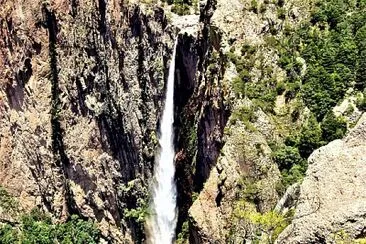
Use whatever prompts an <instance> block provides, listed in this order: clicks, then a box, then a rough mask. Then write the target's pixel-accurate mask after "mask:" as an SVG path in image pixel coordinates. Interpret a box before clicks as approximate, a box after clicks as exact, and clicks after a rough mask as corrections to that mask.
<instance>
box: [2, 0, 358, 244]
mask: <svg viewBox="0 0 366 244" xmlns="http://www.w3.org/2000/svg"><path fill="white" fill-rule="evenodd" d="M168 2H170V5H169V4H167V3H165V1H164V2H160V1H159V3H156V1H134V0H130V1H117V0H110V1H104V0H90V1H78V0H71V1H61V0H52V1H40V0H36V1H21V2H14V1H10V0H0V24H1V25H0V67H2V68H1V69H0V187H4V188H5V189H6V190H7V191H8V192H9V193H10V194H11V195H13V196H14V197H15V198H16V199H17V200H18V201H19V202H20V205H21V211H22V212H28V211H30V209H32V208H33V207H37V208H40V209H42V210H44V211H45V212H47V213H50V214H51V215H52V217H53V218H54V220H55V221H66V220H67V219H68V218H69V216H70V215H72V214H77V215H80V216H82V217H83V218H84V219H91V220H93V221H95V222H96V223H97V225H98V228H99V229H101V231H102V235H103V239H104V240H105V241H110V242H115V243H132V242H135V243H141V242H143V241H144V239H145V233H144V217H145V215H146V214H147V213H146V212H148V211H147V208H148V203H149V183H150V180H151V176H152V169H153V166H154V154H155V151H156V148H157V146H158V145H157V144H158V141H157V137H158V135H157V133H156V131H157V129H158V127H159V126H158V125H159V118H160V114H161V107H162V103H163V101H164V90H165V82H164V81H165V80H166V78H167V77H166V76H167V72H168V65H169V60H170V58H171V57H170V55H171V53H172V50H171V49H172V47H173V43H174V38H176V36H177V35H178V47H177V48H178V49H177V57H176V62H177V63H176V77H175V78H176V79H175V80H176V84H175V101H174V102H175V124H174V127H175V149H176V179H177V188H178V211H179V216H178V226H177V239H178V240H177V242H178V243H187V242H190V243H213V242H215V243H228V242H230V243H243V242H247V241H248V242H250V241H258V239H260V240H267V241H269V242H272V241H274V240H272V239H269V238H268V236H271V237H272V234H273V233H272V232H274V231H276V233H275V234H273V236H277V235H278V234H279V232H280V230H281V231H282V230H283V228H284V227H285V226H286V225H287V224H288V219H289V218H290V217H291V216H290V217H287V216H285V217H284V216H282V215H281V216H278V215H276V212H273V211H272V210H273V209H274V207H275V206H276V203H277V201H278V200H279V198H280V195H281V194H282V193H283V192H284V190H285V189H281V187H282V188H283V187H284V186H283V185H281V184H282V183H283V180H284V178H285V176H288V175H290V176H291V177H297V176H298V174H301V172H300V173H299V172H298V171H296V167H293V168H295V170H294V172H292V171H291V170H293V168H288V169H286V170H287V171H283V169H281V172H280V170H279V167H278V164H276V163H275V160H274V156H273V154H274V151H275V150H276V149H278V148H279V147H280V146H284V145H285V143H289V145H287V144H286V146H288V147H291V148H292V149H294V151H295V155H293V154H292V155H290V156H291V158H290V159H291V160H292V161H294V160H297V161H296V162H297V163H299V162H298V161H299V158H300V155H299V151H298V150H297V148H294V147H293V146H294V145H295V144H296V143H298V142H297V141H296V140H299V138H290V137H289V136H290V134H291V133H294V134H296V135H297V136H299V135H298V132H299V131H302V129H303V127H305V126H304V125H306V124H307V121H308V120H309V118H310V117H311V111H310V110H309V109H308V108H307V107H306V105H305V104H304V101H303V98H302V97H301V96H300V95H301V94H298V93H299V90H301V89H302V87H301V86H302V84H300V83H301V79H303V76H304V74H305V73H306V68H307V67H306V62H305V60H304V59H303V58H302V57H300V56H299V57H297V58H296V60H290V61H291V62H292V63H291V62H290V61H289V60H287V59H283V57H281V55H283V52H285V51H284V49H283V48H282V47H281V45H284V46H285V45H288V43H289V42H291V41H290V39H286V38H284V36H285V35H286V34H285V33H286V32H287V34H288V33H291V31H293V30H294V29H296V27H298V26H299V23H300V22H301V21H302V20H304V19H308V18H309V15H310V9H311V8H313V6H312V5H311V4H312V1H299V0H290V1H281V0H279V1H265V0H264V1H262V0H258V1H250V0H245V1H243V0H232V1H226V0H207V1H200V4H199V11H197V10H196V11H194V10H193V9H192V8H191V9H190V10H189V11H185V10H184V8H185V7H187V6H188V5H187V4H192V2H193V4H196V3H197V2H196V1H183V3H180V4H181V5H178V7H179V6H180V7H182V8H181V9H179V8H178V10H182V12H183V13H187V14H190V13H193V12H195V13H196V14H197V15H186V16H178V15H176V14H174V13H172V12H174V11H173V10H174V7H177V6H174V5H173V6H172V5H171V2H172V1H168ZM175 4H176V2H175ZM183 7H184V8H183ZM175 9H177V8H175ZM175 11H176V10H175ZM198 13H199V15H198ZM177 33H179V34H177ZM279 43H280V44H281V45H278V44H279ZM276 45H277V46H276ZM279 46H280V47H279ZM351 46H352V45H351ZM285 47H286V48H287V46H285ZM295 49H296V48H295ZM297 51H298V50H296V52H297ZM285 53H286V52H285ZM296 55H300V54H298V53H296ZM281 58H282V59H281ZM285 58H286V57H285ZM287 62H290V63H288V64H287ZM281 63H282V64H283V63H285V64H286V65H285V67H284V65H282V64H281ZM281 65H282V66H281ZM297 73H299V74H297ZM295 78H296V80H295V81H294V80H293V79H295ZM238 80H239V82H238ZM304 83H305V82H304ZM356 100H357V99H356V98H354V99H353V100H352V101H353V102H352V104H353V103H356ZM347 104H348V103H347ZM347 104H346V105H347ZM346 105H345V106H343V105H342V106H341V108H342V109H341V110H342V111H340V112H339V111H338V112H339V113H340V114H346V113H347V111H346V110H348V106H346ZM352 106H353V112H351V113H352V121H351V122H352V123H353V122H354V121H356V120H357V119H358V117H359V115H360V114H361V113H362V112H361V110H358V109H357V108H356V106H355V105H354V104H353V105H352ZM346 107H347V108H346ZM338 110H339V109H338ZM315 123H317V122H316V121H315ZM318 127H319V125H318V124H316V125H314V127H313V128H318ZM357 128H358V129H355V130H354V132H352V133H351V134H350V135H349V136H348V137H347V138H346V139H344V140H343V141H335V142H333V143H331V144H330V145H329V146H327V147H325V149H326V150H324V148H323V149H321V150H319V151H317V152H316V153H315V154H314V155H313V156H312V157H311V159H310V162H314V163H313V164H312V165H311V166H310V169H309V171H308V174H307V178H306V179H305V180H304V183H303V185H302V186H301V194H300V200H299V202H298V203H299V204H298V207H297V212H296V215H295V219H294V222H293V223H292V224H291V225H290V227H288V228H287V229H286V230H285V232H284V233H283V234H282V235H281V236H280V238H279V239H278V240H279V241H284V242H286V240H285V239H286V238H290V239H289V240H293V241H298V242H308V241H309V242H310V241H316V242H318V241H328V236H329V235H330V234H332V233H333V232H334V231H340V230H343V229H345V231H348V232H349V233H350V235H351V236H352V237H355V238H357V237H362V236H363V230H361V227H360V226H361V225H362V224H363V222H362V221H363V220H362V218H363V217H364V216H363V207H364V206H363V205H362V203H361V199H362V197H363V196H361V195H359V196H358V195H357V196H356V197H355V198H354V200H355V201H360V202H359V204H357V205H356V207H351V203H350V201H349V199H350V198H351V199H353V198H352V196H353V195H352V192H350V189H354V188H356V189H357V192H361V191H363V190H364V189H363V188H362V183H364V182H362V179H363V178H362V177H361V176H362V171H360V172H359V171H355V168H357V167H361V164H360V163H361V161H362V160H363V158H362V154H356V152H357V151H358V152H361V151H362V150H363V145H362V140H364V139H365V138H364V137H362V135H363V134H364V131H363V129H362V128H363V125H360V126H359V127H357ZM360 128H361V129H360ZM346 129H347V128H346ZM319 130H320V129H319ZM306 139H309V138H306ZM286 140H287V141H286ZM310 147H311V149H313V146H312V145H310ZM330 148H332V150H328V149H330ZM333 149H334V150H333ZM296 150H297V151H296ZM290 152H291V153H292V152H293V151H290ZM296 152H297V154H296ZM360 155H361V156H360ZM292 156H293V157H292ZM297 156H298V157H297ZM338 159H339V160H338ZM292 161H291V162H290V163H289V164H292V163H293V162H292ZM300 161H301V158H300ZM331 161H332V162H331ZM333 161H334V162H333ZM347 161H352V165H349V167H345V169H343V168H342V167H344V166H345V165H344V163H345V162H347ZM287 163H288V162H287ZM299 164H300V163H299ZM330 164H332V167H330ZM295 166H299V165H295ZM333 166H334V167H333ZM328 171H332V174H326V173H327V172H328ZM333 171H334V172H333ZM304 172H305V170H304ZM286 174H287V175H286ZM345 175H348V176H349V175H351V176H352V177H351V178H352V180H351V181H350V182H348V181H349V179H350V178H349V177H348V176H347V177H346V176H345ZM291 177H289V176H288V177H287V178H291ZM334 177H335V178H334ZM299 178H301V175H300V177H299ZM291 180H293V179H290V181H291ZM295 180H298V178H296V179H295ZM330 182H336V183H337V186H338V185H342V184H343V183H344V187H341V188H338V187H332V185H334V184H333V183H332V184H331V183H330ZM342 186H343V185H342ZM290 189H292V190H293V191H294V192H297V189H298V188H297V185H296V187H295V186H294V187H292V188H290ZM325 192H326V193H327V194H328V193H329V192H330V193H332V194H331V195H329V196H332V197H336V195H339V194H340V195H342V194H343V195H342V197H343V196H344V198H341V199H343V200H344V202H345V204H346V205H347V206H348V205H349V206H350V207H349V208H348V209H343V208H342V211H340V210H339V209H340V206H338V205H337V204H336V203H335V202H332V198H331V197H329V198H322V197H324V196H326V194H324V193H325ZM287 195H288V194H287ZM287 195H286V194H285V196H287ZM290 198H291V196H290ZM307 199H318V200H316V201H315V202H316V203H319V204H318V205H317V206H318V207H319V209H316V210H317V211H315V210H314V205H313V204H312V203H310V202H309V200H307ZM285 200H286V199H284V201H281V202H280V203H281V204H282V203H283V204H282V205H286V204H287V201H285ZM293 200H294V199H291V201H290V202H293ZM281 204H280V205H281ZM290 205H291V206H292V204H290ZM291 206H286V207H291ZM342 206H343V205H342ZM338 208H339V209H338ZM356 208H357V209H356ZM329 209H331V211H330V210H329ZM0 210H1V209H0ZM308 210H311V211H313V212H314V213H312V214H309V215H307V214H305V216H304V213H307V212H306V211H308ZM338 210H339V211H338ZM290 212H291V211H290ZM268 213H269V215H266V214H268ZM253 216H254V217H253ZM268 216H269V217H268ZM13 217H14V216H11V215H9V214H7V213H4V212H1V211H0V219H2V220H4V219H5V220H6V221H9V222H12V221H14V219H13ZM322 217H327V218H328V219H329V221H328V220H326V221H319V223H318V224H319V225H314V224H313V220H314V219H319V218H322ZM264 218H271V219H270V221H268V219H264ZM253 219H254V220H253ZM276 221H277V222H278V223H280V224H279V225H281V229H280V230H279V229H277V226H271V225H268V222H269V223H274V222H275V223H277V222H276ZM263 223H267V226H263ZM282 227H283V228H282ZM266 228H267V232H265V231H263V230H264V229H266ZM352 228H354V230H353V231H350V229H352ZM319 229H321V230H324V231H318V230H319ZM259 232H260V233H261V235H260V236H258V233H259ZM277 232H278V233H277ZM294 233H295V234H298V237H295V235H294ZM319 233H321V234H319ZM324 233H325V234H324Z"/></svg>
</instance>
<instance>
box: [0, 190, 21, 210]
mask: <svg viewBox="0 0 366 244" xmlns="http://www.w3.org/2000/svg"><path fill="white" fill-rule="evenodd" d="M18 208H19V204H18V202H17V201H16V200H15V199H14V198H13V196H12V195H10V194H9V193H8V191H7V190H6V189H5V188H3V187H2V186H0V209H3V210H4V211H6V212H7V213H9V214H10V215H14V214H16V213H17V212H18Z"/></svg>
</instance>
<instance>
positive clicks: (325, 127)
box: [321, 111, 347, 142]
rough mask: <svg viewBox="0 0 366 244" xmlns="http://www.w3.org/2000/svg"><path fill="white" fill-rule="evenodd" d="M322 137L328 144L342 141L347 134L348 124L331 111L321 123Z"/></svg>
mask: <svg viewBox="0 0 366 244" xmlns="http://www.w3.org/2000/svg"><path fill="white" fill-rule="evenodd" d="M321 129H322V137H323V140H324V141H326V142H330V141H333V140H336V139H341V138H343V136H344V135H345V134H346V132H347V122H346V121H345V120H344V118H341V117H336V116H335V115H334V113H333V111H330V112H329V113H328V114H327V115H326V116H325V118H324V120H323V122H322V123H321Z"/></svg>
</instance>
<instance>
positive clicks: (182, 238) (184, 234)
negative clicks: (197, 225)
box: [176, 220, 189, 244]
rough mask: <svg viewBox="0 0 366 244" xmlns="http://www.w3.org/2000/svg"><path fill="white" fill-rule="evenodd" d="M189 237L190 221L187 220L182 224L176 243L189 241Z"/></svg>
mask: <svg viewBox="0 0 366 244" xmlns="http://www.w3.org/2000/svg"><path fill="white" fill-rule="evenodd" d="M188 239H189V222H188V220H187V221H185V222H184V223H183V225H182V230H181V232H180V233H179V234H178V238H177V241H176V244H185V243H189V240H188Z"/></svg>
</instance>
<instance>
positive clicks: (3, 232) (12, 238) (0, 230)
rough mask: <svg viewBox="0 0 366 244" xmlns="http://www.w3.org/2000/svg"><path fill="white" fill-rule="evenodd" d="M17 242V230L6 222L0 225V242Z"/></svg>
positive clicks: (9, 243)
mask: <svg viewBox="0 0 366 244" xmlns="http://www.w3.org/2000/svg"><path fill="white" fill-rule="evenodd" d="M17 242H19V239H18V231H17V230H16V229H15V228H13V227H12V226H11V225H9V224H6V225H3V226H1V227H0V243H3V244H13V243H17Z"/></svg>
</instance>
